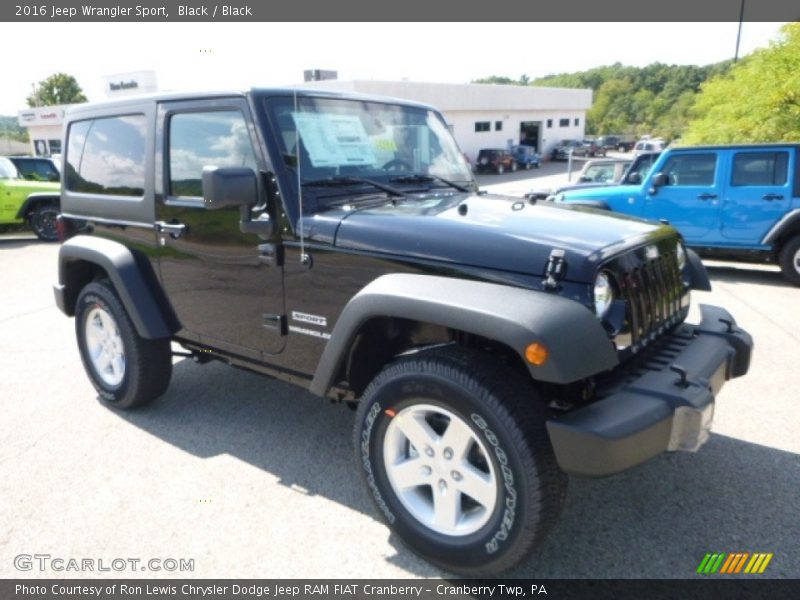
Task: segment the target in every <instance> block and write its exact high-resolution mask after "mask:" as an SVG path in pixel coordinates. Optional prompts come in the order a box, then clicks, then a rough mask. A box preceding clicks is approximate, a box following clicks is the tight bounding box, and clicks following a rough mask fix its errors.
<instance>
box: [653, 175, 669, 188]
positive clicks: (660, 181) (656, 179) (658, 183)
mask: <svg viewBox="0 0 800 600" xmlns="http://www.w3.org/2000/svg"><path fill="white" fill-rule="evenodd" d="M664 185H667V176H666V175H665V174H664V173H656V174H655V175H653V187H655V188H660V187H662V186H664Z"/></svg>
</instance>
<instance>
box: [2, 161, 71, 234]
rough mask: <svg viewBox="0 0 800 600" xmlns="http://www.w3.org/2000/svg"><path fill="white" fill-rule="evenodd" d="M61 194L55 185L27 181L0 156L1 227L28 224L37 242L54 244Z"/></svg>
mask: <svg viewBox="0 0 800 600" xmlns="http://www.w3.org/2000/svg"><path fill="white" fill-rule="evenodd" d="M60 192H61V185H60V184H59V183H58V182H49V181H27V180H25V179H23V178H22V177H20V175H19V172H18V171H17V168H16V167H15V166H14V163H12V162H11V161H10V160H9V159H7V158H5V157H0V225H8V224H13V223H24V222H25V221H27V222H28V223H29V224H30V226H31V229H33V232H34V233H35V234H36V236H37V237H38V238H39V239H40V240H45V241H48V242H54V241H56V240H57V239H58V236H57V234H56V217H58V212H59V194H60Z"/></svg>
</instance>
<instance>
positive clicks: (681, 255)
mask: <svg viewBox="0 0 800 600" xmlns="http://www.w3.org/2000/svg"><path fill="white" fill-rule="evenodd" d="M675 256H676V258H677V259H678V268H679V269H680V270H681V271H683V267H685V266H686V250H684V249H683V244H681V243H680V242H679V243H678V247H677V249H676V250H675Z"/></svg>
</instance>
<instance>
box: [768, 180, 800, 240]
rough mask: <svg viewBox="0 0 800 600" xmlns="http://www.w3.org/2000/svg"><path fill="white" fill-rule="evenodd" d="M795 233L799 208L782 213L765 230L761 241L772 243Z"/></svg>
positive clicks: (799, 226)
mask: <svg viewBox="0 0 800 600" xmlns="http://www.w3.org/2000/svg"><path fill="white" fill-rule="evenodd" d="M799 179H800V177H799ZM796 233H800V208H795V209H794V210H790V211H789V212H787V213H786V214H785V215H783V217H782V218H781V220H780V221H778V222H777V223H775V225H773V226H772V228H771V229H770V230H769V231H768V232H767V234H766V235H765V236H764V239H762V240H761V243H762V244H770V245H772V244H774V243H775V242H777V241H779V240H780V239H781V238H783V237H784V236H786V237H791V236H792V235H794V234H796ZM787 234H788V235H787Z"/></svg>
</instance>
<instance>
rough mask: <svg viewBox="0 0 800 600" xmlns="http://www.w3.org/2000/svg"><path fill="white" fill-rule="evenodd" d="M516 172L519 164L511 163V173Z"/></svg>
mask: <svg viewBox="0 0 800 600" xmlns="http://www.w3.org/2000/svg"><path fill="white" fill-rule="evenodd" d="M516 170H517V163H516V162H512V163H511V172H512V173H514V172H516Z"/></svg>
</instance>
